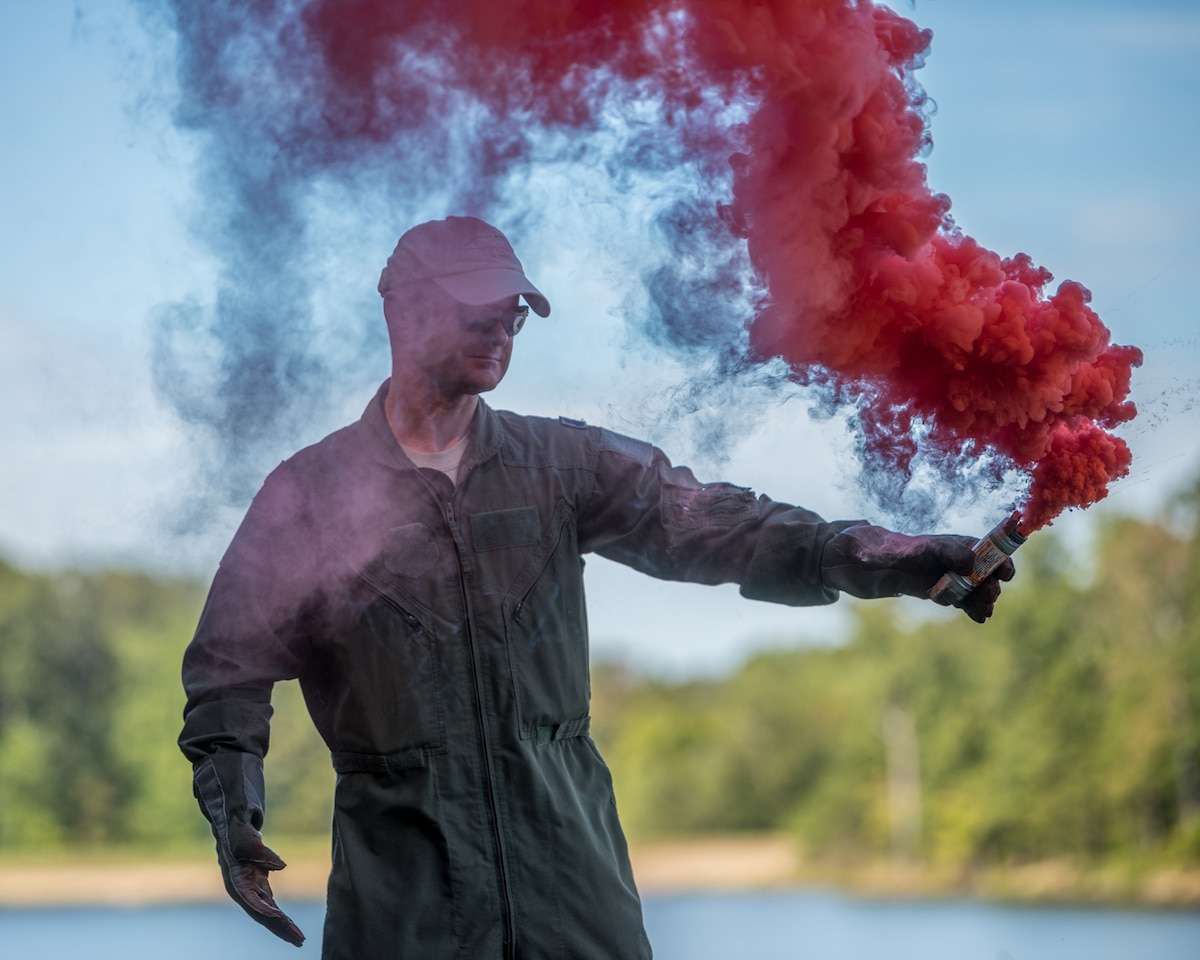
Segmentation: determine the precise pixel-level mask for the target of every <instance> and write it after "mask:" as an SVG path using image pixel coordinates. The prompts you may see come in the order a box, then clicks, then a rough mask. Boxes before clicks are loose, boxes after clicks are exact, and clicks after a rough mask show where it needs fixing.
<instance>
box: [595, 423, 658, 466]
mask: <svg viewBox="0 0 1200 960" xmlns="http://www.w3.org/2000/svg"><path fill="white" fill-rule="evenodd" d="M600 449H601V450H609V451H612V452H613V453H619V454H620V455H621V456H623V457H628V458H629V459H630V460H633V461H635V462H636V463H640V464H641V465H642V466H643V467H648V466H650V464H651V463H652V462H653V461H654V447H652V446H651V445H650V444H648V443H646V442H645V441H644V440H635V439H634V438H633V437H627V436H624V435H623V434H620V433H613V432H612V431H611V430H601V431H600Z"/></svg>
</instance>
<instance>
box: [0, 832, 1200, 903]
mask: <svg viewBox="0 0 1200 960" xmlns="http://www.w3.org/2000/svg"><path fill="white" fill-rule="evenodd" d="M280 849H281V850H282V851H283V852H284V853H285V856H286V851H287V849H288V848H287V847H286V846H285V845H283V844H281V845H280ZM630 855H631V857H632V860H633V868H634V874H635V876H636V877H637V882H638V887H639V889H640V890H641V891H642V893H643V894H645V895H647V896H656V895H670V894H675V893H687V892H697V891H748V890H759V889H779V888H786V887H823V888H835V889H840V890H844V891H847V892H851V893H856V894H859V895H864V896H873V897H896V898H926V897H980V898H984V899H997V900H1006V901H1027V902H1047V901H1052V902H1075V903H1096V904H1120V905H1139V906H1147V907H1172V908H1187V909H1200V868H1192V869H1163V868H1160V869H1155V870H1145V871H1134V870H1132V869H1119V868H1114V867H1106V868H1095V869H1091V870H1084V869H1080V868H1078V867H1076V866H1074V865H1072V864H1069V863H1066V862H1060V861H1049V862H1041V863H1031V864H1025V865H1022V866H1019V867H1007V868H1004V869H998V868H997V869H989V870H986V871H974V872H963V871H950V870H946V869H938V868H934V867H928V866H924V865H919V864H904V863H896V862H879V863H873V864H866V865H864V864H856V865H854V866H853V867H849V866H847V867H842V868H838V867H832V866H830V865H828V864H809V863H804V862H802V861H801V859H800V857H799V856H798V855H797V852H796V849H795V847H794V845H793V844H792V843H791V842H790V840H789V839H788V838H787V837H783V836H778V835H767V836H726V837H702V838H689V839H685V840H674V841H664V842H658V843H644V844H637V845H634V846H633V847H632V848H631V851H630ZM328 870H329V861H328V858H327V857H326V856H323V855H321V854H318V853H315V852H314V851H313V850H312V849H311V848H310V849H308V850H307V851H305V852H302V853H299V854H297V853H293V855H292V856H291V858H290V860H289V865H288V867H287V869H286V870H283V871H281V872H280V873H277V874H273V875H272V881H271V882H272V886H273V887H274V889H275V892H276V895H277V896H278V897H280V898H281V899H284V900H315V899H322V898H323V897H324V895H325V879H326V876H327V874H328ZM224 898H225V890H224V888H223V886H222V884H221V874H220V871H219V870H218V869H217V867H216V864H215V862H214V861H213V860H211V859H209V858H208V857H203V858H201V857H187V858H174V859H171V860H170V861H166V862H157V863H156V862H151V861H148V860H146V859H145V858H144V857H141V858H139V859H133V858H131V857H123V856H121V855H119V854H111V855H104V856H97V857H93V858H91V859H87V860H79V861H66V860H53V861H50V860H45V861H38V860H11V861H8V860H4V859H0V908H19V907H49V906H114V907H131V906H148V905H153V904H162V903H187V902H205V901H213V900H223V899H224Z"/></svg>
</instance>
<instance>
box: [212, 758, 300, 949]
mask: <svg viewBox="0 0 1200 960" xmlns="http://www.w3.org/2000/svg"><path fill="white" fill-rule="evenodd" d="M192 783H193V789H194V792H195V794H196V799H197V800H199V801H200V809H201V810H202V811H203V812H204V815H205V816H206V817H207V818H208V822H209V823H210V824H211V825H212V832H213V836H214V837H215V838H216V841H217V860H218V861H219V862H220V864H221V876H222V877H223V878H224V880H225V891H226V892H227V893H228V894H229V896H230V897H232V898H233V901H234V902H235V903H236V904H238V906H240V907H241V908H242V909H243V910H245V911H246V913H247V914H248V915H249V916H250V917H251V919H253V920H257V921H258V922H259V923H261V924H262V925H263V926H264V927H266V928H267V929H268V930H270V931H271V932H272V933H273V934H275V936H277V937H279V938H280V939H281V940H286V941H287V942H288V943H290V944H292V945H293V946H296V947H298V946H300V945H301V944H302V943H304V934H303V933H301V932H300V928H299V927H297V926H296V925H295V924H294V923H292V921H291V920H290V919H289V918H288V916H287V914H285V913H284V912H283V911H282V910H280V909H279V906H278V905H277V904H276V903H275V897H274V895H273V894H272V893H271V884H270V883H269V882H268V880H267V876H268V874H269V872H270V871H272V870H282V869H283V868H284V867H285V866H287V864H285V863H284V862H283V861H282V860H280V859H279V857H278V856H277V855H276V854H275V852H274V851H273V850H271V849H270V848H269V847H267V846H265V845H264V844H263V842H262V834H261V833H259V832H258V828H259V827H261V826H262V820H263V803H262V796H263V777H262V760H261V759H260V758H259V757H256V756H253V755H251V754H248V753H241V752H234V751H230V752H224V753H216V754H213V755H212V756H211V757H207V758H205V759H204V760H201V761H200V762H198V763H197V764H196V766H195V776H194V778H193V781H192Z"/></svg>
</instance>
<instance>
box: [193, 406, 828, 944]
mask: <svg viewBox="0 0 1200 960" xmlns="http://www.w3.org/2000/svg"><path fill="white" fill-rule="evenodd" d="M386 390H387V384H386V383H385V384H384V386H383V387H382V388H381V389H380V392H379V393H378V394H377V395H376V397H375V398H374V399H373V400H372V402H371V403H370V404H369V405H368V407H367V409H366V411H365V413H364V414H363V417H362V418H361V419H360V420H359V421H357V422H356V423H354V424H352V425H350V426H348V427H346V428H344V429H342V430H339V431H337V432H335V433H333V434H331V435H330V436H329V437H327V438H325V439H324V440H322V441H321V442H319V443H317V444H315V445H313V446H311V447H308V448H306V449H304V450H302V451H300V452H299V453H297V454H296V455H295V456H294V457H292V458H290V459H289V460H287V461H285V462H284V463H282V464H281V465H280V466H279V467H278V468H277V469H276V470H275V471H274V472H273V473H272V474H271V475H270V477H269V478H268V479H267V481H266V482H265V484H264V486H263V488H262V490H261V491H260V492H259V494H258V496H257V497H256V498H255V500H254V502H253V504H252V506H251V507H250V510H249V512H248V513H247V516H246V518H245V520H244V521H243V523H242V526H241V527H240V528H239V530H238V532H237V535H236V536H235V538H234V540H233V542H232V544H231V546H230V548H229V550H228V552H227V553H226V555H225V557H224V558H223V560H222V562H221V565H220V568H219V570H218V572H217V573H216V576H215V578H214V580H213V584H212V588H211V591H210V593H209V597H208V601H207V604H206V606H205V610H204V613H203V615H202V617H201V620H200V624H199V627H198V629H197V632H196V635H195V638H194V639H193V641H192V643H191V645H190V646H189V648H188V651H187V654H186V657H185V661H184V684H185V688H186V691H187V695H188V701H187V708H186V721H185V726H184V730H183V733H182V734H181V737H180V745H181V747H182V748H183V751H184V753H185V754H186V756H187V757H188V758H189V759H190V760H191V761H192V762H193V763H194V764H195V769H196V790H197V795H198V796H199V798H200V800H201V806H202V809H204V810H205V812H206V814H208V815H209V816H210V819H211V818H213V816H214V814H216V815H217V817H218V818H220V817H224V818H227V819H229V818H232V819H239V820H242V821H243V822H245V823H249V824H251V825H253V826H255V827H256V828H257V827H259V826H261V824H262V819H263V803H262V772H261V757H262V755H263V754H264V753H265V752H266V750H267V740H268V722H269V718H270V716H271V707H270V695H271V688H272V685H273V684H274V683H275V682H276V681H280V680H288V679H292V678H298V679H299V682H300V685H301V687H302V689H303V692H304V696H305V699H306V702H307V705H308V709H309V711H310V713H311V715H312V719H313V722H314V724H315V725H316V727H317V729H318V730H319V731H320V734H321V736H322V737H323V738H324V740H325V742H326V744H328V746H329V749H330V751H331V753H332V757H333V764H334V767H335V769H336V770H337V788H336V796H335V812H334V822H333V868H332V873H331V876H330V881H329V889H328V902H327V914H326V925H325V934H324V952H323V954H322V956H323V957H325V958H329V960H333V958H344V960H370V958H383V957H388V958H393V957H396V958H402V957H403V958H407V957H411V958H414V960H439V958H458V960H480V958H496V960H501V958H504V960H517V958H520V960H551V958H553V960H566V958H572V960H575V958H589V960H590V958H597V960H599V958H605V960H609V958H613V960H615V958H622V960H636V958H644V957H649V956H650V947H649V944H648V942H647V939H646V935H645V932H644V929H643V925H642V914H641V904H640V900H639V898H638V893H637V890H636V888H635V886H634V880H633V876H632V874H631V872H630V866H629V858H628V854H627V850H626V845H625V839H624V836H623V834H622V831H621V826H620V824H619V823H618V819H617V811H616V807H615V805H614V802H613V792H612V783H611V780H610V778H609V773H608V770H607V768H606V766H605V764H604V762H603V760H602V759H601V757H600V755H599V753H598V752H597V749H596V746H595V744H594V743H593V742H592V740H591V738H590V737H589V735H588V724H589V714H588V705H589V697H590V686H589V673H588V632H587V618H586V614H585V608H584V591H583V559H582V558H583V556H584V555H585V554H588V553H593V552H594V553H597V554H599V555H601V556H604V557H607V558H609V559H612V560H615V561H618V562H620V563H624V564H627V565H629V566H631V567H634V568H636V569H638V570H641V571H643V572H645V573H648V574H650V575H652V576H655V577H660V578H664V579H670V580H687V581H692V582H698V583H710V584H715V583H727V582H735V583H739V584H741V591H742V593H743V594H744V595H746V596H748V597H751V598H757V599H765V600H771V601H776V602H782V603H788V604H820V603H829V602H831V601H833V600H834V599H836V597H837V595H838V594H837V591H836V590H833V589H830V588H827V587H826V586H824V585H823V583H822V581H821V575H820V561H821V551H822V547H823V545H824V543H825V541H826V540H827V539H828V538H829V537H830V536H831V535H832V534H833V533H835V532H836V531H837V530H840V529H842V528H843V527H844V526H845V525H846V524H843V523H838V524H830V523H826V522H824V521H823V520H821V518H820V517H818V516H817V515H815V514H813V513H812V512H810V511H807V510H803V509H800V508H796V507H792V506H789V505H787V504H784V503H778V502H774V501H771V500H769V499H768V498H766V497H758V498H756V497H755V496H754V495H753V494H752V493H751V492H750V491H749V490H747V489H745V488H741V487H735V486H732V485H729V484H707V485H706V484H701V483H699V482H697V481H696V479H695V478H694V477H693V475H692V473H691V472H690V471H689V470H687V469H685V468H681V467H673V466H671V464H670V463H669V462H668V460H667V458H666V457H665V455H664V454H663V453H662V452H661V451H659V450H657V449H655V448H654V447H652V446H650V445H648V444H645V443H642V442H640V441H637V440H632V439H629V438H627V437H623V436H620V435H618V434H615V433H611V432H609V431H606V430H602V429H598V428H596V427H591V426H586V425H584V424H582V423H579V422H575V421H570V420H566V419H563V420H551V419H543V418H537V417H525V416H518V415H516V414H512V413H507V412H502V411H493V410H491V409H490V408H489V407H487V406H486V405H485V404H483V403H482V402H480V404H479V408H478V412H477V414H476V416H475V419H474V421H473V422H472V427H471V431H472V432H471V442H470V448H469V451H468V453H467V455H466V456H467V462H465V463H464V465H463V467H464V471H463V472H460V474H459V477H460V480H461V482H460V484H459V486H458V487H457V489H456V488H455V487H454V485H453V484H452V483H451V482H450V481H449V479H448V478H447V477H446V476H444V475H442V474H440V473H438V472H436V471H431V470H421V469H417V468H416V467H415V466H414V465H413V464H412V462H411V461H410V460H408V458H407V457H405V455H404V453H403V451H402V450H401V448H400V446H399V445H398V444H397V442H396V440H395V439H394V437H393V435H392V433H391V431H390V429H389V427H388V424H387V422H386V419H385V416H384V411H383V397H384V396H385V395H386Z"/></svg>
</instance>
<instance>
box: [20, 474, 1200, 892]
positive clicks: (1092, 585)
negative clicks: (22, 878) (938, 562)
mask: <svg viewBox="0 0 1200 960" xmlns="http://www.w3.org/2000/svg"><path fill="white" fill-rule="evenodd" d="M1198 507H1200V484H1197V486H1196V488H1195V489H1193V490H1192V491H1190V492H1189V493H1188V494H1186V495H1183V496H1180V497H1179V498H1177V499H1176V500H1175V501H1174V502H1173V503H1172V505H1171V507H1170V508H1169V510H1168V511H1167V512H1166V513H1165V514H1164V516H1163V518H1162V519H1161V520H1157V521H1149V520H1136V519H1130V518H1121V517H1108V518H1103V519H1100V520H1098V526H1097V534H1096V539H1095V544H1094V549H1093V550H1090V551H1088V553H1087V556H1085V557H1080V556H1077V555H1072V554H1071V553H1069V552H1068V550H1067V549H1066V546H1065V544H1064V543H1063V541H1061V540H1060V538H1058V537H1057V536H1056V535H1055V534H1054V532H1053V530H1051V531H1047V532H1045V533H1041V534H1039V535H1038V536H1036V537H1034V538H1032V539H1031V540H1030V542H1029V544H1028V545H1027V546H1026V547H1024V548H1022V550H1021V552H1020V553H1019V554H1018V561H1019V568H1018V569H1019V573H1018V577H1017V579H1016V581H1014V583H1012V584H1011V585H1009V587H1008V588H1007V589H1006V590H1005V594H1004V597H1003V600H1002V602H1001V604H1000V607H999V610H998V612H997V614H996V616H995V617H994V618H993V619H992V621H991V622H990V623H989V624H988V625H986V626H984V627H979V626H977V625H975V624H973V623H971V622H970V621H969V620H967V619H966V618H965V617H962V616H960V615H953V616H935V617H933V618H932V619H929V620H920V621H918V620H913V619H912V618H911V617H910V616H907V614H908V613H911V610H912V608H911V607H907V606H903V605H899V604H891V603H878V602H877V603H873V604H868V603H861V604H858V605H857V606H856V607H855V614H854V617H855V627H854V630H853V635H852V636H851V637H850V639H849V640H848V641H847V642H846V643H844V644H841V645H838V646H836V647H827V648H813V647H798V646H795V645H792V646H787V645H784V646H782V647H780V648H779V649H774V650H771V651H768V652H763V653H759V654H757V655H755V656H753V657H752V658H751V659H749V660H748V661H746V662H745V663H744V664H742V666H741V667H740V668H739V669H737V670H736V671H734V672H733V673H731V674H730V675H728V676H724V677H720V678H712V679H703V680H696V679H692V680H686V681H667V680H663V679H661V678H657V679H656V678H652V677H646V676H642V675H639V674H638V673H636V672H634V671H632V670H631V669H629V668H628V667H624V666H621V665H615V664H605V663H600V664H596V665H595V666H594V678H593V688H594V699H595V702H594V704H593V714H594V716H595V718H596V719H595V736H596V739H597V741H598V742H599V744H600V747H601V749H602V751H603V752H604V754H605V756H606V757H607V759H608V761H609V763H610V765H611V767H612V768H613V773H614V777H615V780H616V784H617V795H618V803H619V806H620V808H621V812H622V817H623V820H624V822H625V824H626V827H627V829H628V831H629V833H630V834H631V837H632V838H633V839H634V840H647V839H657V838H665V837H680V836H687V835H690V834H701V833H703V834H713V833H731V832H732V833H736V832H763V831H784V832H788V833H790V834H791V835H793V836H794V837H795V838H796V840H797V842H798V843H799V844H800V845H801V847H802V849H803V851H804V852H805V854H806V855H807V856H808V857H809V858H815V859H818V860H820V859H829V860H832V861H836V862H838V863H842V864H846V863H850V864H852V863H854V862H856V861H858V860H869V859H872V858H879V857H881V856H884V857H890V858H902V859H904V860H907V861H912V862H921V863H928V864H938V865H946V866H952V867H957V868H964V869H967V868H971V867H973V866H989V865H997V864H1000V865H1003V864H1011V863H1021V862H1029V861H1035V860H1040V859H1048V858H1066V859H1069V860H1071V861H1074V862H1078V863H1081V864H1096V863H1113V862H1136V863H1143V864H1157V865H1173V866H1197V865H1200V537H1198V533H1200V530H1198V520H1197V517H1198V509H1197V508H1198ZM203 596H204V586H203V585H200V584H195V583H189V582H182V581H173V580H164V579H158V578H154V577H152V576H149V575H145V574H135V573H129V572H121V571H100V572H79V571H65V572H57V573H52V574H45V573H31V572H24V571H21V570H18V569H15V568H13V567H11V566H8V565H4V564H0V853H3V854H6V855H13V856H24V855H33V854H42V853H61V854H69V853H73V852H78V851H84V850H95V849H97V848H99V849H111V848H113V847H120V848H126V849H144V850H146V851H147V852H149V851H151V850H152V851H154V853H155V855H157V856H161V855H162V852H163V851H164V850H175V851H180V852H183V851H189V850H193V849H199V848H200V847H201V846H203V847H207V846H209V845H210V843H211V841H210V839H209V836H208V828H207V824H206V823H205V822H204V821H203V819H202V818H201V816H200V814H199V812H198V811H197V809H196V807H195V802H194V801H193V799H192V796H191V772H190V769H189V768H188V766H187V764H186V763H185V761H184V760H183V758H182V757H181V756H180V754H179V753H178V751H177V749H176V747H175V744H174V739H175V736H176V734H177V732H178V729H179V725H180V711H181V708H182V692H181V690H180V686H179V680H178V676H179V662H180V657H181V655H182V652H183V648H184V646H185V645H186V644H187V641H188V639H189V638H190V634H191V631H192V629H193V626H194V624H195V622H196V618H197V616H198V614H199V610H200V606H201V604H202V602H203ZM843 602H847V601H843ZM802 616H803V611H798V612H797V617H802ZM275 701H276V710H277V716H276V721H275V724H274V735H273V742H272V748H271V753H270V755H269V756H268V758H267V782H268V820H267V833H268V839H269V840H270V841H271V842H273V843H276V844H277V845H278V838H282V837H287V838H292V839H299V838H305V837H313V838H319V837H324V836H326V835H327V833H328V823H329V815H330V794H331V791H332V785H333V774H332V771H331V770H330V766H329V761H328V754H327V753H326V752H325V750H324V748H323V746H322V744H321V743H320V741H319V739H318V738H317V736H316V734H315V733H314V732H313V731H312V728H311V725H310V724H309V723H308V722H307V719H306V718H305V715H304V707H303V702H302V699H301V697H300V695H299V691H298V689H297V687H296V685H295V684H282V685H280V686H279V687H278V688H277V691H276V698H275Z"/></svg>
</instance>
